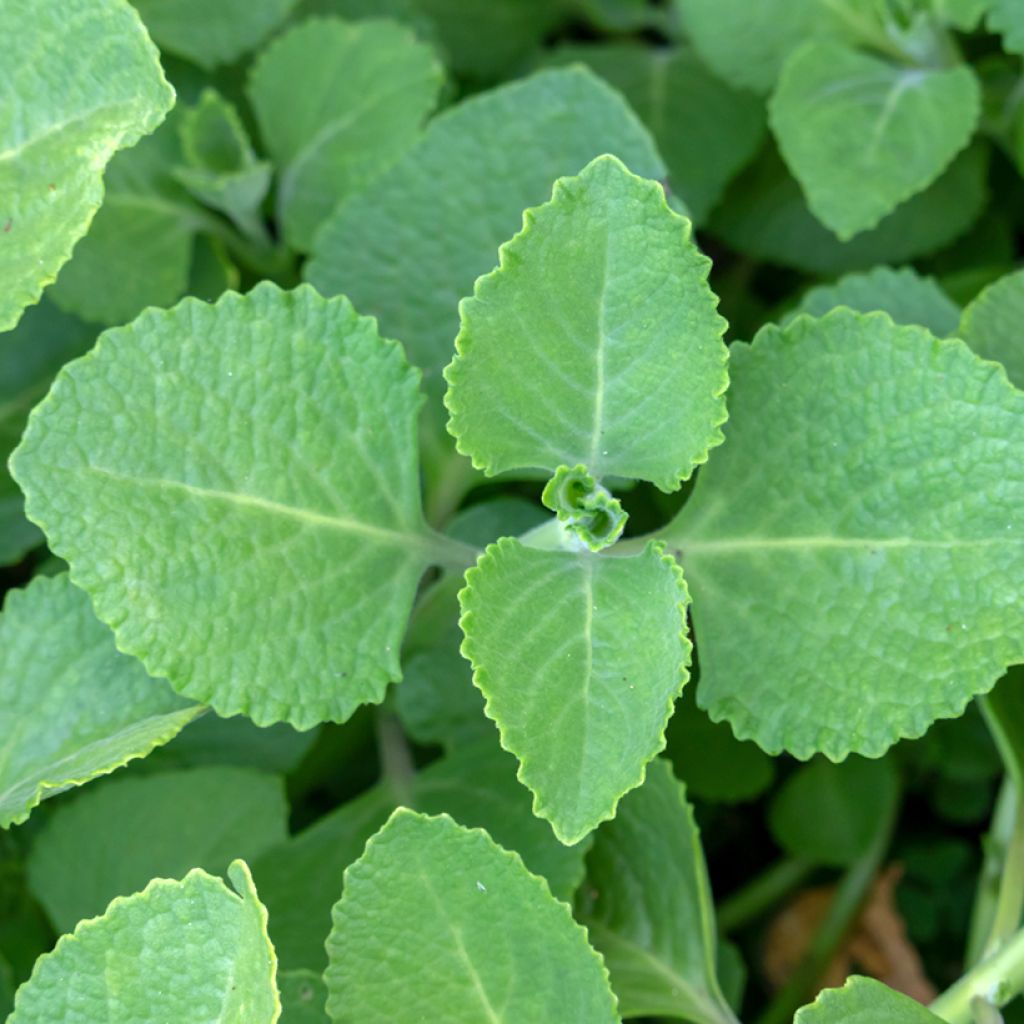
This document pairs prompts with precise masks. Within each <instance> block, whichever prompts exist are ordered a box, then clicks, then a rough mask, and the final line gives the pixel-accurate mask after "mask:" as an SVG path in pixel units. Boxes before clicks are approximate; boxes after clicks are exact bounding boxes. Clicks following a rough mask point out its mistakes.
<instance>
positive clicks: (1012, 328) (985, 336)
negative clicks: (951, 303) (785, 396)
mask: <svg viewBox="0 0 1024 1024" xmlns="http://www.w3.org/2000/svg"><path fill="white" fill-rule="evenodd" d="M958 334H959V335H960V337H961V338H963V339H964V341H966V342H967V344H968V345H970V346H971V348H972V349H974V351H975V352H977V353H978V355H979V356H981V357H982V358H983V359H994V360H996V362H999V363H1002V364H1003V366H1005V367H1006V373H1007V376H1008V377H1009V378H1010V380H1011V381H1012V382H1013V384H1015V385H1016V386H1017V387H1019V388H1024V270H1018V271H1016V272H1015V273H1012V274H1007V275H1006V276H1005V277H1001V278H1000V279H999V280H998V281H996V282H995V283H994V284H990V285H989V286H988V287H987V288H986V289H985V290H984V291H983V292H982V293H981V294H980V295H979V296H978V297H977V298H976V299H975V300H974V301H973V302H972V303H971V304H970V305H969V306H968V307H967V308H966V309H965V310H964V315H963V319H962V320H961V321H960V330H959V331H958Z"/></svg>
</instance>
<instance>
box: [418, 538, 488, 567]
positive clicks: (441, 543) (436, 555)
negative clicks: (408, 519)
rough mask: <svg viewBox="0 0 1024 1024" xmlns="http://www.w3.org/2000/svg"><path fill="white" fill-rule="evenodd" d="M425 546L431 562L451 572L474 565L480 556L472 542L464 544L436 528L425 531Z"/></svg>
mask: <svg viewBox="0 0 1024 1024" xmlns="http://www.w3.org/2000/svg"><path fill="white" fill-rule="evenodd" d="M427 546H428V547H429V549H430V555H431V560H432V562H433V564H434V565H439V566H441V567H442V568H444V569H449V570H451V571H453V572H462V571H463V570H465V569H468V568H470V567H471V566H473V565H476V560H477V559H478V558H479V557H480V551H479V549H478V548H475V547H473V545H472V544H465V543H464V542H463V541H461V540H456V539H455V538H454V537H449V536H448V535H447V534H444V533H438V532H437V531H436V530H428V531H427Z"/></svg>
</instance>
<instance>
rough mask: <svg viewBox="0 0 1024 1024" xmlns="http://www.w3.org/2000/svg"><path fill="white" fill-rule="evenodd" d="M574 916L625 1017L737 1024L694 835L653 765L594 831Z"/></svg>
mask: <svg viewBox="0 0 1024 1024" xmlns="http://www.w3.org/2000/svg"><path fill="white" fill-rule="evenodd" d="M579 917H580V921H581V923H582V924H583V926H584V927H585V928H586V929H587V932H588V933H589V935H590V938H591V941H592V942H593V943H594V945H595V946H596V947H597V949H598V950H599V951H600V952H601V953H602V954H603V955H604V958H605V962H606V963H607V965H608V970H609V972H610V974H611V978H612V987H613V989H614V990H615V993H616V995H617V996H618V997H619V1009H620V1012H621V1013H622V1016H623V1017H673V1018H679V1019H682V1020H688V1021H693V1022H695V1024H737V1022H736V1018H735V1016H733V1013H732V1010H730V1009H729V1005H728V1003H726V1001H725V997H724V996H723V995H722V991H721V988H720V987H719V984H718V977H717V973H716V956H717V949H718V933H717V929H716V927H715V911H714V903H713V902H712V899H711V888H710V885H709V883H708V877H707V868H706V867H705V865H704V853H703V851H702V849H701V845H700V832H699V830H698V828H697V823H696V821H695V820H694V817H693V808H692V807H690V805H689V804H688V803H687V802H686V794H685V792H684V790H683V787H682V786H681V785H680V784H679V783H678V782H677V781H676V780H675V778H674V777H673V775H672V769H671V768H670V766H669V764H668V763H667V762H666V761H663V760H661V759H658V760H655V761H653V762H652V763H651V765H650V766H649V767H648V769H647V779H646V781H645V782H644V784H643V785H642V786H641V787H640V788H639V789H635V790H634V791H633V792H632V793H630V794H629V795H628V796H626V797H625V798H624V799H623V801H622V803H621V804H620V806H619V810H618V813H617V814H616V816H615V820H614V821H610V822H606V823H605V824H604V825H602V826H601V828H600V829H599V830H598V832H597V839H596V841H595V843H594V848H593V850H591V852H590V855H589V856H588V857H587V885H586V887H585V889H584V895H583V897H582V898H581V900H580V903H579Z"/></svg>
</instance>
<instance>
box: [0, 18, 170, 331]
mask: <svg viewBox="0 0 1024 1024" xmlns="http://www.w3.org/2000/svg"><path fill="white" fill-rule="evenodd" d="M0 39H5V40H7V45H6V47H5V54H4V59H3V61H2V62H0V94H3V95H4V96H5V97H7V99H6V101H5V105H4V111H3V114H2V115H0V196H2V197H3V198H2V199H0V239H2V240H0V280H3V282H4V285H3V291H2V295H0V330H4V331H5V330H8V329H9V328H11V327H13V326H14V325H15V324H16V323H17V322H18V317H19V316H20V315H21V311H22V309H23V308H24V307H25V306H27V305H29V304H30V303H32V302H35V301H36V300H37V299H38V298H39V295H40V293H41V292H42V290H43V286H44V285H46V284H49V282H51V281H52V280H53V279H54V278H55V277H56V276H57V271H58V270H59V269H60V266H61V264H62V263H64V261H65V260H67V258H68V257H69V256H70V255H71V249H72V247H73V246H74V244H75V242H77V241H78V239H79V238H81V236H82V235H83V234H85V231H86V228H88V226H89V222H90V221H91V220H92V217H93V214H95V212H96V210H97V208H98V207H99V205H100V202H101V200H102V198H103V184H102V177H103V168H104V167H106V165H107V161H108V160H110V158H111V157H112V156H113V155H114V153H115V152H116V151H117V150H119V149H122V148H124V147H126V146H131V145H133V144H134V143H135V142H137V141H138V140H139V139H140V138H141V137H142V136H143V135H145V134H147V133H148V132H151V131H152V130H153V129H154V128H155V127H156V126H157V125H158V124H159V123H160V122H161V121H162V120H163V118H164V115H165V114H166V113H167V111H168V110H169V109H170V107H171V104H172V103H173V102H174V92H173V90H172V89H171V87H170V86H169V85H168V84H167V82H166V80H165V79H164V76H163V73H162V72H161V70H160V64H159V61H158V60H157V52H156V47H154V46H153V44H152V43H151V42H150V41H149V38H148V37H147V36H146V33H145V31H144V29H143V27H142V23H141V22H140V21H139V18H138V15H137V14H136V13H135V12H134V11H133V10H132V9H131V7H129V5H128V4H127V3H126V2H125V0H5V2H4V4H3V5H2V6H0Z"/></svg>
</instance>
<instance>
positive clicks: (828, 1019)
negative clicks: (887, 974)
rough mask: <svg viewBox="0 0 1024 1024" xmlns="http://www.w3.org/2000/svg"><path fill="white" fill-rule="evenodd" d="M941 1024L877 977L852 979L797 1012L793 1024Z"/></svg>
mask: <svg viewBox="0 0 1024 1024" xmlns="http://www.w3.org/2000/svg"><path fill="white" fill-rule="evenodd" d="M882 1021H884V1022H885V1024H942V1021H941V1020H940V1018H938V1017H936V1016H935V1014H933V1013H929V1011H928V1010H926V1009H925V1008H924V1007H923V1006H922V1005H921V1004H920V1003H919V1002H917V1000H915V999H911V998H910V996H905V995H902V994H901V993H899V992H894V991H893V990H892V989H891V988H889V987H888V986H887V985H883V984H882V983H881V982H880V981H875V979H874V978H859V977H852V978H850V980H849V981H847V983H846V984H845V985H844V986H843V987H842V988H828V989H825V991H824V992H822V993H821V995H819V996H818V998H817V999H815V1001H814V1002H813V1003H812V1004H811V1005H810V1006H805V1007H804V1008H803V1009H802V1010H798V1011H797V1015H796V1017H795V1018H794V1020H793V1024H881V1022H882Z"/></svg>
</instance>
